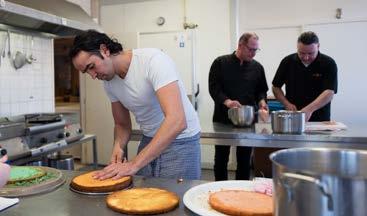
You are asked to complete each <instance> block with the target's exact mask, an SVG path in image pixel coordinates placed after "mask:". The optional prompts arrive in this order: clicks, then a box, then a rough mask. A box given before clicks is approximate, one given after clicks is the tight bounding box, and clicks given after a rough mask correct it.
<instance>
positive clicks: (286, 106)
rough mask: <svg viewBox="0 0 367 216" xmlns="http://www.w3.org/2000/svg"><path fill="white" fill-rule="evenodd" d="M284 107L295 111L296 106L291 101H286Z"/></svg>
mask: <svg viewBox="0 0 367 216" xmlns="http://www.w3.org/2000/svg"><path fill="white" fill-rule="evenodd" d="M284 107H285V109H286V110H289V111H297V107H296V106H295V105H294V104H292V103H286V104H285V105H284Z"/></svg>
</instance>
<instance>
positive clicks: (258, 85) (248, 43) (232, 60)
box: [209, 33, 268, 181]
mask: <svg viewBox="0 0 367 216" xmlns="http://www.w3.org/2000/svg"><path fill="white" fill-rule="evenodd" d="M258 40H259V37H258V36H257V35H256V34H255V33H244V34H243V35H242V36H241V37H240V39H239V42H238V47H237V50H236V51H235V52H233V53H232V54H229V55H224V56H220V57H218V58H216V59H215V60H214V62H213V64H212V66H211V68H210V72H209V93H210V96H211V97H212V98H213V100H214V103H215V107H214V115H213V122H219V123H225V124H229V123H231V121H230V120H229V118H228V114H227V112H228V109H229V108H233V107H240V106H241V105H251V106H255V107H258V109H259V110H262V112H259V113H262V114H264V113H265V114H264V116H260V118H263V119H266V118H267V114H268V112H267V111H268V106H267V104H266V101H265V99H266V92H267V91H268V86H267V84H266V78H265V72H264V68H263V66H262V65H261V64H260V63H259V62H257V61H256V60H254V59H253V58H254V57H255V55H256V52H257V51H258V50H259V42H258ZM264 111H265V112H264ZM229 151H230V146H221V145H217V146H215V158H214V175H215V180H216V181H219V180H227V179H228V174H227V163H228V157H229ZM251 152H252V148H251V147H237V149H236V154H237V170H236V179H245V180H247V179H249V177H250V160H251Z"/></svg>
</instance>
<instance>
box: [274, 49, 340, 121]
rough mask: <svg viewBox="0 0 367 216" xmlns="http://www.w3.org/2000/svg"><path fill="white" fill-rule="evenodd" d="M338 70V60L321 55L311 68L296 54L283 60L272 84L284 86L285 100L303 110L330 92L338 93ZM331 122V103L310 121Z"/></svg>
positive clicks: (318, 111)
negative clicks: (325, 92)
mask: <svg viewBox="0 0 367 216" xmlns="http://www.w3.org/2000/svg"><path fill="white" fill-rule="evenodd" d="M337 71H338V69H337V66H336V63H335V61H334V60H333V59H332V58H331V57H329V56H327V55H324V54H321V53H320V52H319V53H318V55H317V57H316V59H315V60H314V61H313V62H312V63H311V64H310V65H308V67H306V66H305V65H304V64H303V63H302V61H301V59H300V58H299V57H298V55H297V53H294V54H291V55H289V56H287V57H285V58H284V59H283V60H282V61H281V63H280V65H279V67H278V70H277V72H276V74H275V77H274V79H273V82H272V83H273V85H274V86H275V87H279V88H281V87H282V86H283V84H285V92H286V94H285V96H286V98H287V99H288V100H289V102H291V103H293V104H294V105H295V106H296V107H297V109H298V110H300V109H302V108H303V107H305V106H307V105H308V104H310V103H311V102H312V101H314V100H315V99H316V98H317V97H318V96H319V95H320V94H321V93H322V92H323V91H325V90H327V89H330V90H334V92H335V93H337V90H338V81H337ZM329 120H330V103H328V104H326V105H325V106H324V107H322V108H320V109H318V110H316V111H315V112H314V113H313V114H312V116H311V118H310V121H329Z"/></svg>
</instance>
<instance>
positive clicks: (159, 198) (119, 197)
mask: <svg viewBox="0 0 367 216" xmlns="http://www.w3.org/2000/svg"><path fill="white" fill-rule="evenodd" d="M179 200H180V199H179V197H178V196H177V195H176V194H175V193H173V192H170V191H166V190H163V189H158V188H133V189H129V190H124V191H117V192H114V193H112V194H110V195H108V196H107V200H106V202H107V206H108V207H109V208H111V209H113V210H114V211H117V212H121V213H124V214H160V213H165V212H169V211H171V210H173V209H175V208H176V207H177V206H178V205H179Z"/></svg>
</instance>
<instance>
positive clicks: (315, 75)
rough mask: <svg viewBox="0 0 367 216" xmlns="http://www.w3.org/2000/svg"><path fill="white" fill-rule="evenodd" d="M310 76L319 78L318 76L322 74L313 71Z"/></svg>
mask: <svg viewBox="0 0 367 216" xmlns="http://www.w3.org/2000/svg"><path fill="white" fill-rule="evenodd" d="M312 77H313V78H320V77H322V74H320V73H314V74H312Z"/></svg>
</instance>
